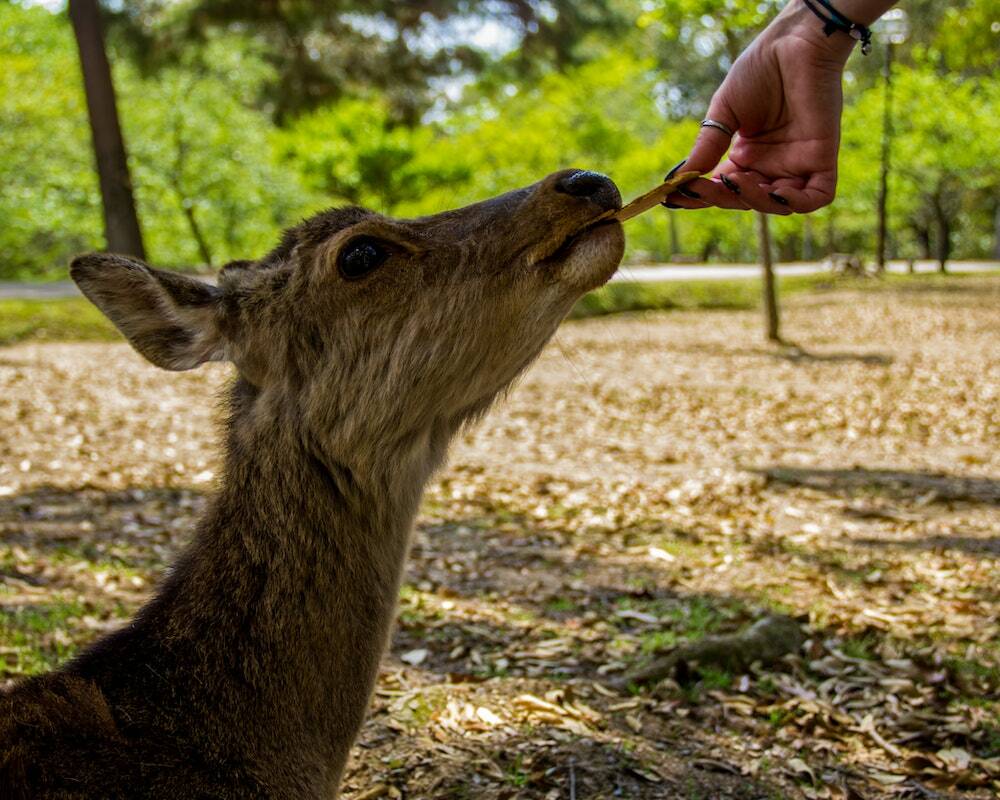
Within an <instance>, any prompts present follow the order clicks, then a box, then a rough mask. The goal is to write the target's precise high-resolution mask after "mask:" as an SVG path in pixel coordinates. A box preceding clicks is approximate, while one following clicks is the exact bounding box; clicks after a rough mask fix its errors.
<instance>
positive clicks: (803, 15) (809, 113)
mask: <svg viewBox="0 0 1000 800" xmlns="http://www.w3.org/2000/svg"><path fill="white" fill-rule="evenodd" d="M853 45H854V41H853V40H852V39H850V38H849V37H847V36H845V35H842V34H839V33H837V34H834V35H833V36H831V37H827V36H825V35H824V34H823V31H822V26H821V25H820V24H819V20H817V19H816V17H815V16H814V15H813V14H812V12H810V11H809V10H808V9H807V8H805V6H804V5H802V4H801V3H790V4H789V5H788V6H787V7H786V9H785V10H784V11H783V12H782V13H781V14H780V15H779V16H778V17H777V18H776V19H775V20H774V22H772V23H771V25H769V26H768V27H767V29H765V30H764V31H763V32H762V33H761V34H760V36H758V37H757V39H756V40H754V42H753V43H752V44H751V45H750V46H749V47H748V48H747V49H746V50H745V51H744V52H743V54H742V55H741V56H740V57H739V58H738V59H737V61H736V63H735V64H733V67H732V69H731V70H730V71H729V75H728V76H727V77H726V79H725V80H724V81H723V83H722V85H721V86H720V87H719V89H718V91H717V92H716V93H715V95H714V97H713V98H712V102H711V104H710V105H709V109H708V114H707V117H708V118H709V119H713V120H717V121H719V122H722V123H724V124H725V125H727V126H729V127H730V128H731V129H732V130H734V131H736V132H737V135H736V138H735V140H733V141H732V149H731V150H730V151H729V156H728V158H727V159H726V160H725V161H723V162H722V163H721V164H719V160H720V159H721V158H722V157H723V155H725V153H726V150H727V149H728V148H729V146H730V138H729V136H727V135H726V133H724V132H723V131H721V130H719V129H717V128H712V127H704V128H702V129H701V132H700V133H699V136H698V139H697V141H696V142H695V145H694V148H693V149H692V150H691V153H690V155H689V156H688V157H687V159H686V160H685V162H684V164H683V169H685V170H693V171H697V172H701V173H703V174H705V173H708V172H710V171H711V170H712V169H713V168H714V167H716V165H717V164H718V168H717V169H716V171H715V177H714V179H706V178H699V179H697V180H695V181H692V182H691V183H689V184H687V185H686V186H685V187H683V189H681V190H680V191H678V192H675V193H674V194H672V195H671V196H670V197H669V198H668V200H667V202H668V203H669V204H671V205H673V206H674V207H681V208H707V207H712V206H715V207H718V208H733V209H743V210H747V209H753V210H756V211H764V212H767V213H771V214H791V213H793V212H799V213H807V212H810V211H815V210H816V209H818V208H822V207H823V206H825V205H828V204H829V203H831V202H833V198H834V195H835V193H836V188H837V155H838V151H839V149H840V117H841V113H842V110H843V91H842V89H841V78H842V75H843V72H844V65H845V64H846V62H847V57H848V56H849V55H850V53H851V49H852V47H853Z"/></svg>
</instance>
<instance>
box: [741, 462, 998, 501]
mask: <svg viewBox="0 0 1000 800" xmlns="http://www.w3.org/2000/svg"><path fill="white" fill-rule="evenodd" d="M751 471H752V472H755V473H756V474H758V475H763V476H764V477H765V478H766V479H767V480H768V482H769V484H771V485H776V486H788V487H806V488H809V489H815V490H818V491H823V492H828V493H830V494H836V495H843V496H853V495H856V494H863V493H877V494H883V495H889V496H892V497H896V498H899V499H920V500H921V501H922V502H924V503H930V502H934V501H936V500H959V501H966V502H971V503H984V504H986V505H994V506H995V505H1000V480H997V479H994V478H978V477H977V478H968V477H963V476H957V475H946V474H942V473H929V472H916V471H905V470H887V469H865V468H864V467H855V468H854V469H816V468H808V467H786V466H775V467H767V468H763V469H755V470H751Z"/></svg>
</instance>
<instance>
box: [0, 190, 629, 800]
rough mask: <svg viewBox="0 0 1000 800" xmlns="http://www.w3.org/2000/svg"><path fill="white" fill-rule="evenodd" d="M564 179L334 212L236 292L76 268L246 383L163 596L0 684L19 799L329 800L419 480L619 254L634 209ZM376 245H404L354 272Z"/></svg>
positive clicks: (2, 784)
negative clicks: (15, 680)
mask: <svg viewBox="0 0 1000 800" xmlns="http://www.w3.org/2000/svg"><path fill="white" fill-rule="evenodd" d="M567 174H568V173H559V174H556V175H554V176H550V177H549V178H547V179H545V180H544V181H542V182H540V183H538V184H536V185H534V186H531V187H528V188H526V189H522V190H519V191H516V192H512V193H510V194H507V195H504V196H502V197H499V198H496V199H494V200H491V201H488V202H486V203H481V204H478V205H475V206H470V207H468V208H465V209H461V210H458V211H453V212H449V213H446V214H440V215H438V216H434V217H427V218H424V219H418V220H411V221H398V220H392V219H388V218H385V217H382V216H379V215H376V214H373V213H371V212H368V211H364V210H361V209H346V210H339V211H330V212H326V213H323V214H320V215H318V216H316V217H314V218H313V219H311V220H309V221H307V222H305V223H303V224H302V225H300V226H298V227H297V228H295V229H293V230H291V231H289V232H288V233H287V234H286V235H285V237H284V239H283V241H282V243H281V245H280V246H279V247H278V248H277V249H276V250H275V251H274V252H272V253H271V254H270V255H268V256H267V257H266V258H264V259H262V260H261V261H259V262H237V263H234V264H232V265H230V266H229V267H228V268H226V269H224V270H223V272H222V274H221V276H220V281H219V286H218V287H212V286H208V285H206V284H203V283H201V282H198V281H195V280H192V279H189V278H185V277H181V276H178V275H175V274H171V273H165V272H160V271H157V270H153V269H150V268H149V267H147V266H145V265H144V264H140V263H138V262H136V261H133V260H130V259H126V258H121V257H116V256H101V255H94V256H85V257H82V258H79V259H77V260H76V261H75V262H74V263H73V266H72V275H73V278H74V280H76V282H77V283H78V284H79V286H80V287H81V289H82V290H83V292H84V293H85V294H86V295H87V296H88V297H89V298H90V299H91V300H93V301H94V302H95V303H96V304H97V305H98V306H99V307H100V308H101V309H102V310H103V311H104V312H105V313H106V314H107V315H108V316H109V317H110V318H111V320H112V321H113V322H114V323H115V324H116V325H117V326H118V327H119V329H120V330H121V331H122V332H123V333H124V334H125V335H126V337H128V338H129V340H130V341H131V343H132V344H133V345H134V346H135V348H136V349H137V350H138V351H139V352H140V353H142V354H143V355H144V356H146V357H147V358H148V359H150V360H151V361H152V362H153V363H155V364H158V365H160V366H162V367H165V368H168V369H189V368H191V367H194V366H197V365H198V364H200V363H203V362H204V361H206V360H217V359H226V360H230V361H232V362H233V363H235V365H236V368H237V371H238V378H237V380H236V382H235V384H234V385H233V387H232V389H231V391H230V397H229V414H228V421H227V425H226V433H225V442H224V445H225V464H224V470H223V475H222V478H221V481H220V485H219V488H218V491H217V493H216V494H215V496H214V497H213V499H212V500H211V502H210V505H209V508H208V510H207V512H206V513H205V516H204V517H203V518H202V520H201V521H200V523H199V525H198V529H197V531H196V534H195V537H194V540H193V542H192V544H191V545H190V546H189V547H188V548H187V549H186V551H185V552H184V553H183V554H182V555H181V557H180V559H179V560H178V562H177V563H176V564H175V565H174V567H173V569H172V570H171V572H170V574H169V576H168V577H167V578H166V579H165V581H164V582H163V584H162V586H161V587H160V588H159V590H158V592H157V593H156V595H155V597H154V598H153V599H152V600H151V601H150V602H149V603H148V604H147V605H146V606H145V607H143V608H142V609H141V610H140V611H139V613H138V614H137V616H136V617H135V618H134V619H133V620H132V621H131V622H130V623H129V624H128V625H126V626H125V627H124V628H122V629H121V630H119V631H117V632H115V633H113V634H111V635H109V636H106V637H104V638H102V639H100V640H99V641H97V642H96V643H94V644H93V645H92V646H90V647H89V648H88V649H87V650H86V651H84V652H83V653H82V654H81V655H80V656H78V657H77V658H76V659H75V660H73V661H72V662H71V663H69V664H67V665H65V666H64V667H63V668H62V669H61V670H59V671H58V672H55V673H52V674H48V675H43V676H40V677H38V678H33V679H29V680H26V681H24V682H22V683H20V684H18V685H15V686H14V687H13V688H12V689H11V690H9V691H7V692H4V693H2V694H0V796H2V797H14V798H17V797H25V798H28V797H30V798H97V797H101V798H125V797H128V798H144V797H146V798H179V797H185V798H195V797H205V798H208V797H211V798H237V797H239V798H252V797H262V798H263V797H268V798H296V800H300V799H301V798H332V797H335V796H336V794H337V787H338V784H339V781H340V777H341V773H342V771H343V768H344V764H345V761H346V759H347V755H348V752H349V749H350V747H351V745H352V743H353V741H354V738H355V736H356V734H357V732H358V729H359V728H360V726H361V723H362V720H363V718H364V715H365V710H366V707H367V705H368V701H369V698H370V694H371V691H372V688H373V684H374V681H375V678H376V675H377V672H378V666H379V660H380V658H381V655H382V652H383V650H384V648H385V645H386V642H387V638H388V635H389V630H390V626H391V623H392V619H393V614H394V610H395V605H396V595H397V592H398V587H399V582H400V576H401V572H402V568H403V563H404V560H405V557H406V552H407V548H408V546H409V539H410V530H411V527H412V523H413V519H414V516H415V514H416V510H417V505H418V502H419V499H420V495H421V492H422V490H423V487H424V485H425V483H426V481H427V480H428V478H429V477H430V475H431V473H432V472H433V470H434V469H435V468H437V467H438V466H439V465H440V464H441V462H442V461H443V459H444V457H445V453H446V449H447V446H448V442H449V440H450V438H451V437H452V436H453V434H454V433H455V432H456V431H457V430H458V429H459V428H460V427H461V426H462V425H463V424H465V423H467V422H468V421H470V420H471V419H473V418H476V417H478V416H480V415H481V414H482V413H483V412H484V411H485V410H486V408H487V407H488V406H489V405H490V403H491V402H492V401H493V399H494V398H495V397H496V396H497V395H498V394H499V393H501V392H502V391H503V390H504V389H505V388H506V387H507V386H509V384H510V383H511V381H512V380H514V378H515V377H516V376H517V375H518V374H519V373H520V372H521V371H522V370H523V369H524V368H525V367H526V366H527V365H528V364H529V363H530V362H531V361H532V359H534V358H535V357H536V355H537V354H538V353H539V351H540V350H541V348H542V347H543V345H544V344H545V342H546V341H547V340H548V339H549V337H550V336H551V335H552V333H553V332H554V331H555V329H556V326H557V325H558V323H559V322H560V320H561V319H562V318H563V316H564V315H565V314H566V312H567V311H568V310H569V309H570V307H571V306H572V304H573V303H574V301H575V300H576V299H577V298H578V297H579V296H580V295H581V294H583V293H584V292H585V291H587V290H589V289H591V288H593V287H595V286H597V285H599V284H601V283H603V282H604V281H605V280H607V278H608V277H609V276H610V275H611V274H612V273H613V271H614V270H615V268H616V267H617V264H618V262H619V260H620V259H621V255H622V250H623V236H622V231H621V227H620V225H619V224H618V223H616V222H613V223H608V224H602V225H601V226H599V227H593V228H587V226H588V225H589V224H591V223H593V221H594V220H595V219H597V218H598V217H599V216H600V215H601V213H602V212H603V211H604V210H606V208H607V207H608V204H609V201H608V195H609V188H608V186H609V184H608V183H607V182H606V183H605V185H604V189H603V194H602V195H601V196H600V197H595V196H590V197H588V196H578V195H577V194H575V193H574V192H568V191H567V190H566V189H565V188H563V182H564V181H565V179H566V177H567ZM610 190H611V194H612V195H613V196H614V199H613V201H612V202H613V203H618V204H620V198H619V197H618V195H617V191H616V190H613V185H611V186H610ZM584 229H586V230H584ZM581 231H582V233H581ZM577 234H579V235H577ZM362 235H364V236H373V237H376V238H378V239H379V240H381V241H383V242H385V243H386V246H387V247H390V248H391V251H392V254H393V255H392V257H391V258H390V259H389V261H388V262H387V263H385V264H384V265H383V266H381V267H380V268H379V269H377V270H375V271H374V272H372V273H371V274H370V275H367V276H366V277H364V278H362V279H359V280H350V281H349V280H346V279H345V278H344V277H342V275H341V274H340V272H339V271H338V267H337V263H338V261H337V260H338V254H339V253H340V252H341V251H342V250H343V248H344V247H345V245H347V244H348V243H349V242H353V241H355V240H356V238H357V237H358V236H362Z"/></svg>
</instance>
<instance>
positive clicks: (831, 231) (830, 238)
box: [826, 207, 837, 256]
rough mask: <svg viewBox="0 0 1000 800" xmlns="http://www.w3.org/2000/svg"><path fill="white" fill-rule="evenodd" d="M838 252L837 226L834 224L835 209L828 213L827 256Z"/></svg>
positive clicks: (828, 210) (829, 210)
mask: <svg viewBox="0 0 1000 800" xmlns="http://www.w3.org/2000/svg"><path fill="white" fill-rule="evenodd" d="M836 252H837V226H836V224H835V222H834V211H833V208H832V207H831V208H829V209H827V212H826V254H827V255H828V256H830V255H833V254H834V253H836Z"/></svg>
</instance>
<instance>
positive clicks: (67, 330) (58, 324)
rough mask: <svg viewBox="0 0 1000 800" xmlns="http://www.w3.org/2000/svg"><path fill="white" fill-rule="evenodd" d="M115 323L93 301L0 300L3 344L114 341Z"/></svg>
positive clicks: (0, 326) (1, 343)
mask: <svg viewBox="0 0 1000 800" xmlns="http://www.w3.org/2000/svg"><path fill="white" fill-rule="evenodd" d="M117 338H119V336H118V333H117V331H116V330H115V328H114V326H113V325H112V324H111V323H110V322H108V319H107V317H105V316H104V315H103V314H102V313H101V312H100V311H98V310H97V308H96V307H95V306H94V304H93V303H91V302H89V301H87V300H84V299H83V298H73V299H71V300H0V346H3V345H8V344H14V343H15V342H23V341H29V340H30V341H42V342H47V341H49V342H63V341H114V340H115V339H117Z"/></svg>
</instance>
